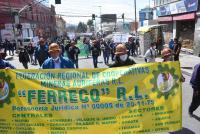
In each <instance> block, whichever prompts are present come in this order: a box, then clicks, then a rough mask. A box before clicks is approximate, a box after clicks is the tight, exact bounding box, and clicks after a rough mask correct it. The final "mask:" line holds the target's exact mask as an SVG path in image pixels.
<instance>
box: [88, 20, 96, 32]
mask: <svg viewBox="0 0 200 134" xmlns="http://www.w3.org/2000/svg"><path fill="white" fill-rule="evenodd" d="M87 25H88V27H89V29H90V31H94V29H93V26H94V25H93V20H88V22H87Z"/></svg>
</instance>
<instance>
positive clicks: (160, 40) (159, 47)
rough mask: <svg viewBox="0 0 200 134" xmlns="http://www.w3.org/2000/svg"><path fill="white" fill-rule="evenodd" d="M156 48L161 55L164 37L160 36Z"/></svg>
mask: <svg viewBox="0 0 200 134" xmlns="http://www.w3.org/2000/svg"><path fill="white" fill-rule="evenodd" d="M156 49H157V51H158V55H161V51H162V49H163V39H162V37H159V38H158V40H157V42H156Z"/></svg>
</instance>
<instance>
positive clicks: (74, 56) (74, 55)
mask: <svg viewBox="0 0 200 134" xmlns="http://www.w3.org/2000/svg"><path fill="white" fill-rule="evenodd" d="M75 45H76V42H75V41H72V42H71V46H70V47H69V55H68V56H69V59H70V60H71V61H72V62H73V63H74V64H75V66H76V68H78V54H80V49H79V48H78V47H76V46H75Z"/></svg>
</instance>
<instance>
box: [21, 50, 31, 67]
mask: <svg viewBox="0 0 200 134" xmlns="http://www.w3.org/2000/svg"><path fill="white" fill-rule="evenodd" d="M26 49H27V46H25V47H20V52H19V62H20V63H22V65H23V66H24V68H25V69H28V62H30V58H29V55H28V52H27V50H26Z"/></svg>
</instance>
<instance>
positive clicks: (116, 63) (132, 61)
mask: <svg viewBox="0 0 200 134" xmlns="http://www.w3.org/2000/svg"><path fill="white" fill-rule="evenodd" d="M133 64H136V62H135V61H134V60H133V59H130V58H129V57H128V58H127V60H126V61H125V62H122V61H121V60H120V59H119V57H116V59H115V62H114V63H113V64H111V65H108V66H109V67H110V68H112V67H122V66H129V65H133Z"/></svg>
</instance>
